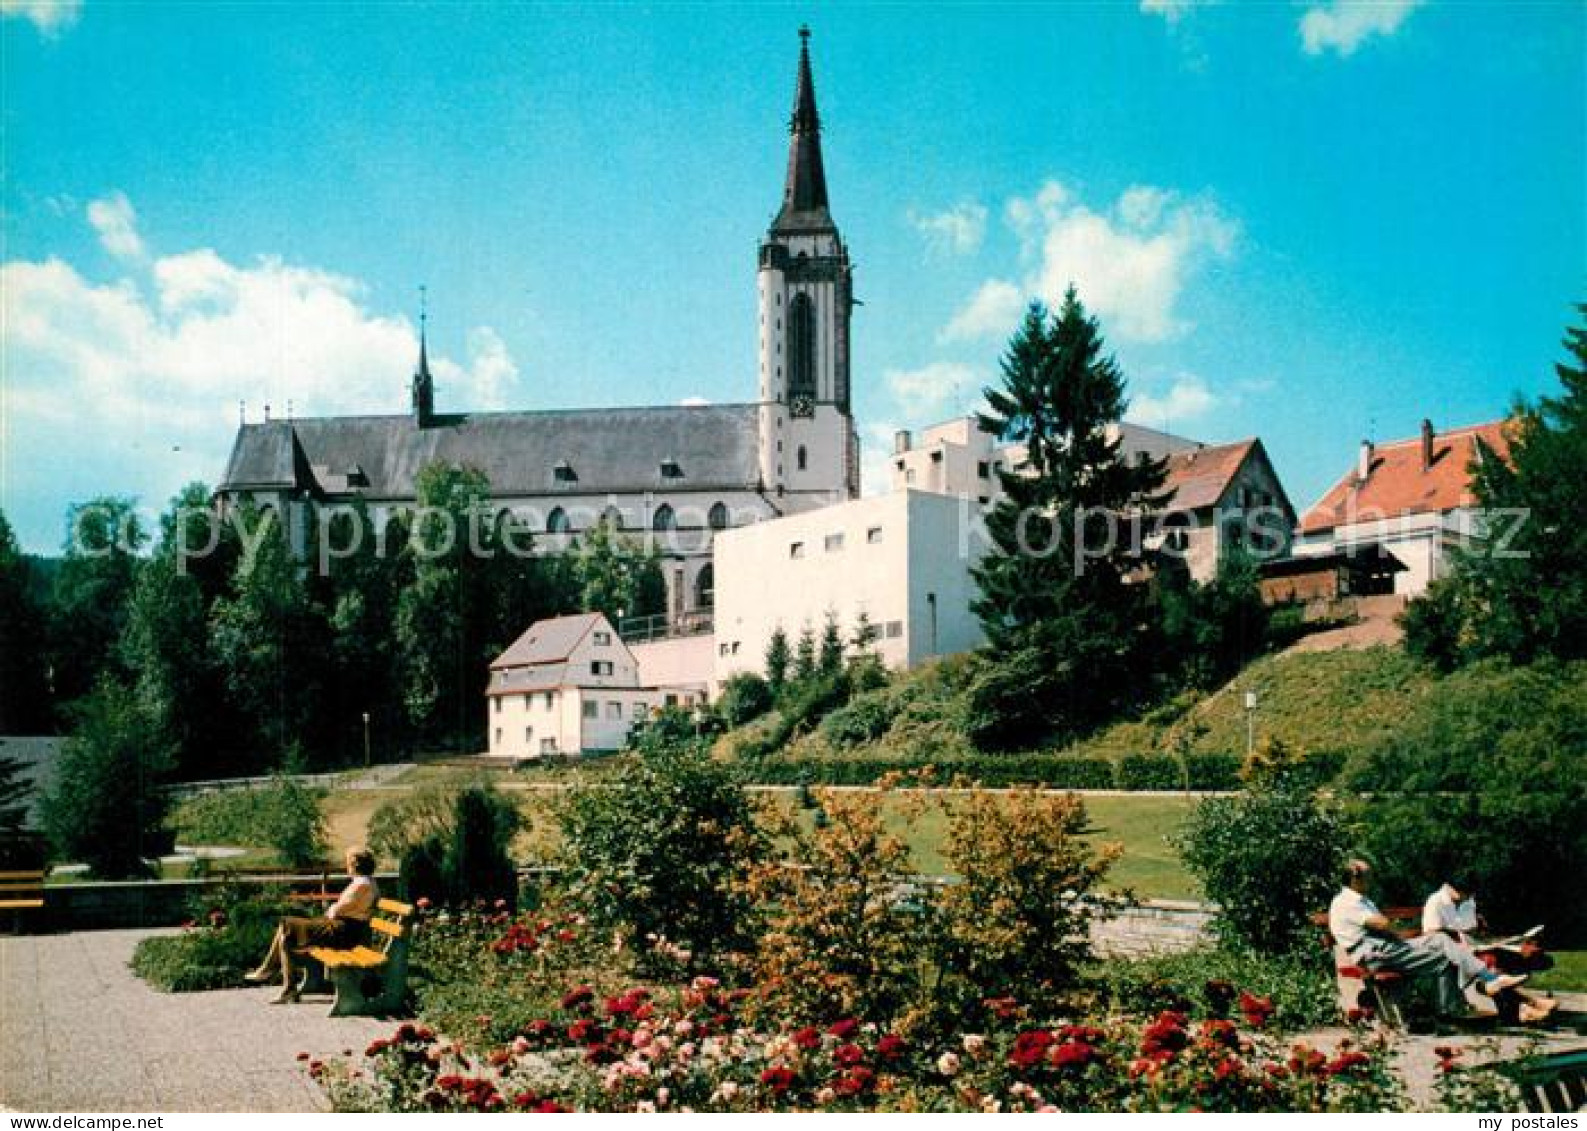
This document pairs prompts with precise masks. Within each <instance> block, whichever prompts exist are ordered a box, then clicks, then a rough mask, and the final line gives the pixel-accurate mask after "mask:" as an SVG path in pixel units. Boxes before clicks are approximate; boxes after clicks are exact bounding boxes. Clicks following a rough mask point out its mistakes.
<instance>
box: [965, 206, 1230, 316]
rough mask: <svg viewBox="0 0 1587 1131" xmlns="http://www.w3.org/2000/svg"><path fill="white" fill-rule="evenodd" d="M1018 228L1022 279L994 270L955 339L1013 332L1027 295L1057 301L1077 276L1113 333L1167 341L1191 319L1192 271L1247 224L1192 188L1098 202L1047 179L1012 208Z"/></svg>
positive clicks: (1222, 251) (1226, 248) (1225, 249)
mask: <svg viewBox="0 0 1587 1131" xmlns="http://www.w3.org/2000/svg"><path fill="white" fill-rule="evenodd" d="M1005 216H1006V217H1007V219H1008V223H1009V226H1010V227H1012V228H1013V229H1014V232H1015V234H1016V235H1018V236H1019V238H1020V241H1021V245H1022V250H1021V261H1022V262H1023V263H1024V264H1025V265H1026V267H1027V274H1026V276H1025V278H1024V280H1023V281H1022V283H1023V285H1015V284H1014V283H1011V282H1008V281H1007V280H1002V279H992V280H989V281H987V282H985V283H983V284H982V285H981V287H980V288H979V289H978V290H977V291H976V293H975V294H974V295H973V296H972V297H971V299H970V300H969V302H967V303H966V304H965V306H964V307H963V308H962V309H960V311H959V312H958V313H957V314H955V315H954V316H953V318H952V320H951V321H950V322H949V323H948V325H947V327H946V328H945V329H944V330H943V337H944V338H945V339H948V340H952V339H961V338H970V337H978V336H999V335H1006V334H1007V333H1009V332H1010V331H1011V330H1012V328H1013V319H1014V318H1017V316H1018V307H1019V306H1020V305H1021V303H1022V301H1023V299H1022V296H1023V295H1026V294H1030V295H1036V296H1039V297H1041V298H1042V299H1043V300H1044V301H1046V302H1047V303H1048V304H1050V305H1056V304H1057V303H1058V302H1059V301H1060V300H1061V299H1062V297H1063V293H1064V291H1065V290H1067V289H1068V287H1069V285H1070V284H1071V283H1072V284H1074V286H1075V287H1076V288H1078V290H1079V292H1080V298H1081V301H1082V302H1084V303H1085V304H1086V307H1087V309H1089V310H1090V311H1091V312H1093V313H1095V314H1097V315H1099V316H1101V317H1102V318H1103V319H1104V320H1105V321H1106V322H1107V329H1108V332H1109V333H1110V334H1116V335H1117V336H1118V337H1119V338H1121V339H1126V340H1134V341H1148V342H1155V341H1163V340H1166V339H1169V338H1173V337H1177V336H1178V335H1180V334H1183V333H1184V332H1185V331H1186V330H1188V329H1189V328H1190V323H1189V322H1187V321H1186V320H1185V319H1184V318H1183V317H1182V316H1181V315H1180V314H1179V311H1178V304H1179V298H1180V295H1181V293H1182V291H1183V289H1184V286H1185V282H1186V280H1187V279H1188V278H1189V277H1190V276H1191V275H1192V274H1193V273H1194V272H1195V271H1196V270H1197V269H1198V268H1199V267H1201V266H1202V265H1203V264H1205V263H1207V262H1209V261H1211V260H1216V259H1224V258H1227V257H1228V256H1229V255H1231V254H1232V253H1233V250H1234V243H1235V239H1236V237H1237V236H1238V233H1239V228H1238V225H1237V224H1235V223H1234V221H1232V220H1230V219H1229V218H1228V217H1226V216H1225V215H1224V214H1223V213H1222V211H1220V209H1219V208H1218V206H1217V204H1216V203H1215V202H1214V201H1213V200H1212V199H1211V197H1210V196H1205V195H1204V196H1197V197H1184V196H1181V195H1180V194H1179V193H1176V192H1173V191H1171V190H1168V189H1161V188H1157V187H1154V186H1151V185H1133V186H1131V187H1130V188H1128V189H1126V190H1125V191H1124V193H1122V194H1121V195H1120V197H1119V199H1118V200H1117V201H1116V202H1115V203H1114V204H1113V206H1112V207H1110V208H1106V209H1103V210H1100V211H1097V210H1093V209H1092V208H1091V207H1089V206H1088V205H1086V204H1085V203H1084V202H1083V201H1082V200H1081V199H1080V198H1079V197H1078V196H1077V195H1076V194H1075V193H1074V192H1072V191H1070V190H1069V189H1067V188H1065V187H1064V186H1063V185H1061V184H1059V183H1058V182H1056V181H1049V182H1047V183H1046V184H1045V185H1043V186H1042V187H1041V189H1040V190H1039V191H1038V192H1037V193H1036V194H1035V195H1034V196H1032V197H1016V198H1015V199H1013V200H1011V201H1009V203H1008V206H1007V208H1006V210H1005Z"/></svg>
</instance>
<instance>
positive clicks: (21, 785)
mask: <svg viewBox="0 0 1587 1131" xmlns="http://www.w3.org/2000/svg"><path fill="white" fill-rule="evenodd" d="M26 770H27V767H26V766H25V765H23V764H22V760H21V759H20V758H12V757H9V756H7V755H4V754H0V842H3V841H5V840H8V839H10V838H13V837H15V836H16V834H17V833H20V832H21V831H22V830H23V829H24V828H25V827H26V826H27V819H28V798H29V797H30V796H32V794H33V787H32V786H31V785H30V784H29V783H28V782H26V781H24V780H23V775H24V773H25V772H26Z"/></svg>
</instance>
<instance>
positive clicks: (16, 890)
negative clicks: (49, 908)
mask: <svg viewBox="0 0 1587 1131" xmlns="http://www.w3.org/2000/svg"><path fill="white" fill-rule="evenodd" d="M43 910H44V869H43V868H30V869H27V870H25V871H21V872H0V913H3V914H4V915H5V916H6V918H7V919H8V920H10V921H13V922H14V923H15V924H16V926H17V927H18V929H20V927H21V925H22V917H23V916H24V915H26V914H28V913H30V912H43Z"/></svg>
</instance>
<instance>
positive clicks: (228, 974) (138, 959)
mask: <svg viewBox="0 0 1587 1131" xmlns="http://www.w3.org/2000/svg"><path fill="white" fill-rule="evenodd" d="M192 911H193V920H194V925H193V926H192V927H190V928H189V929H187V930H185V931H183V932H182V933H181V934H180V935H157V936H155V937H153V938H147V939H143V940H141V941H140V942H139V943H138V945H137V947H136V948H134V950H133V952H132V963H131V965H132V972H133V973H134V974H136V975H137V976H138V977H140V978H142V979H143V980H144V981H146V982H148V983H149V984H150V985H151V986H153V987H154V988H155V989H158V990H163V991H165V992H167V993H190V992H193V991H196V990H218V989H226V988H229V987H232V986H242V985H245V984H246V983H245V982H244V981H243V977H242V976H243V972H244V971H246V970H249V969H251V968H253V967H254V966H257V965H258V964H259V960H260V959H262V958H263V957H264V956H265V951H266V950H268V949H269V946H270V938H271V936H272V935H274V934H275V929H276V924H277V923H278V922H279V921H280V919H281V916H283V915H286V914H290V913H291V911H292V908H291V905H290V904H289V903H288V901H287V899H286V892H285V891H284V890H281V889H274V888H272V889H266V890H264V891H262V892H261V891H257V890H253V889H247V888H238V887H224V886H223V887H222V888H220V889H219V890H217V891H214V892H210V893H206V894H204V895H202V896H199V897H198V898H196V899H195V900H194V901H193V905H192Z"/></svg>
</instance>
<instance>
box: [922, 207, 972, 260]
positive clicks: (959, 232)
mask: <svg viewBox="0 0 1587 1131" xmlns="http://www.w3.org/2000/svg"><path fill="white" fill-rule="evenodd" d="M909 222H910V224H912V225H914V228H915V230H916V231H918V232H919V233H920V234H921V235H923V236H925V237H926V242H927V244H928V245H930V247H931V248H932V250H934V251H937V252H939V253H942V254H946V255H973V254H975V253H976V252H977V251H979V250H980V249H981V241H982V240H983V239H985V238H986V208H985V206H984V205H981V204H977V203H976V202H975V201H973V200H967V201H964V202H962V203H960V204H956V205H954V206H953V207H952V208H949V209H946V210H945V211H942V212H917V211H915V210H914V209H913V208H911V209H910V210H909Z"/></svg>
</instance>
